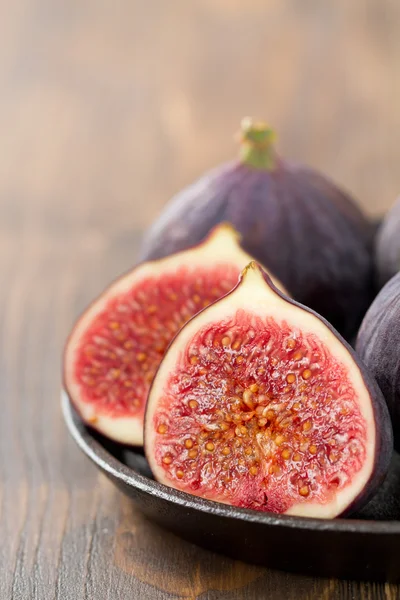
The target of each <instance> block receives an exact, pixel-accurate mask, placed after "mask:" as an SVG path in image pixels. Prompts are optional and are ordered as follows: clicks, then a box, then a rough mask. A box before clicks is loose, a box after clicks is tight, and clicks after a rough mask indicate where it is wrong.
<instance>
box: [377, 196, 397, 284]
mask: <svg viewBox="0 0 400 600" xmlns="http://www.w3.org/2000/svg"><path fill="white" fill-rule="evenodd" d="M376 268H377V274H378V284H379V286H380V287H382V286H383V285H385V283H386V282H387V281H389V279H390V278H391V277H393V275H395V274H396V273H398V271H400V196H399V198H398V199H397V200H396V202H395V203H394V205H393V207H392V208H391V210H390V211H389V212H388V213H387V215H386V217H385V218H384V220H383V221H382V224H381V226H380V228H379V230H378V235H377V239H376Z"/></svg>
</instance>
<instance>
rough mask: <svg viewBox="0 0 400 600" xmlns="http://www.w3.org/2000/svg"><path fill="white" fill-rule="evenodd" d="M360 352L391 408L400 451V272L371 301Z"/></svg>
mask: <svg viewBox="0 0 400 600" xmlns="http://www.w3.org/2000/svg"><path fill="white" fill-rule="evenodd" d="M356 351H357V352H358V354H359V355H360V356H361V358H362V360H363V361H364V362H365V364H366V365H367V367H368V369H369V371H370V372H371V373H372V375H373V376H374V377H375V379H376V381H377V382H378V385H379V387H380V389H381V391H382V393H383V396H384V398H385V400H386V402H387V405H388V407H389V413H390V416H391V419H392V423H393V429H394V439H395V446H396V449H398V450H400V370H399V361H400V273H398V274H397V275H395V276H394V277H392V279H390V281H388V283H387V284H386V285H385V286H384V287H383V288H382V289H381V291H380V292H379V294H378V295H377V297H376V298H375V300H374V302H373V303H372V304H371V306H370V308H369V310H368V312H367V314H366V315H365V317H364V320H363V322H362V324H361V327H360V331H359V332H358V336H357V341H356Z"/></svg>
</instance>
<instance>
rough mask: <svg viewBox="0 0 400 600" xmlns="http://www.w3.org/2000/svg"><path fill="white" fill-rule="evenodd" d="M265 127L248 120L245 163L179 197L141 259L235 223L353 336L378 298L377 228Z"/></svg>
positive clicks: (293, 285) (309, 300)
mask: <svg viewBox="0 0 400 600" xmlns="http://www.w3.org/2000/svg"><path fill="white" fill-rule="evenodd" d="M274 137H275V136H274V133H273V132H272V130H271V129H270V128H269V127H268V126H267V125H266V124H265V123H254V122H253V121H251V120H250V119H245V120H244V121H243V122H242V140H241V141H242V144H241V153H240V158H239V159H238V160H236V161H233V162H230V163H227V164H224V165H222V166H219V167H217V168H216V169H214V170H212V171H211V172H209V173H206V174H205V175H204V176H203V177H202V178H201V179H199V180H198V181H197V182H195V183H193V184H192V185H191V186H189V187H188V188H186V189H184V190H183V191H181V192H180V193H179V194H178V195H177V196H175V197H174V198H173V199H172V200H171V201H170V203H169V204H168V205H167V207H166V208H165V210H164V212H163V213H162V214H161V216H160V217H159V219H158V220H157V221H156V222H155V223H154V224H153V226H152V227H151V228H150V230H149V232H148V234H147V236H146V237H145V240H144V244H143V247H142V253H141V259H142V260H150V259H156V258H160V257H163V256H166V255H169V254H172V253H175V252H177V251H180V250H183V249H185V248H187V247H190V246H192V245H194V244H197V243H199V242H200V241H201V240H202V239H203V238H204V237H205V236H206V235H207V233H208V232H209V231H210V230H211V229H212V228H213V227H214V226H215V225H216V224H217V223H219V222H221V221H225V222H230V223H232V225H233V226H234V227H235V229H237V230H238V231H239V233H240V234H241V236H242V245H243V248H244V249H245V250H246V251H247V252H248V253H249V254H251V255H252V256H254V257H255V258H256V259H257V260H259V261H260V262H261V263H263V264H264V265H265V266H266V267H267V268H268V269H269V270H270V271H271V272H272V273H273V274H274V275H275V276H276V277H277V278H278V279H280V281H281V282H282V283H283V285H284V286H285V287H286V288H287V289H288V291H289V293H290V294H291V295H292V296H293V297H294V298H295V299H296V300H298V301H299V302H301V303H303V304H305V305H307V306H309V307H311V308H312V309H314V310H315V311H317V312H318V313H320V314H322V315H323V316H324V317H326V318H327V319H328V321H330V322H331V323H332V324H333V325H334V326H335V327H336V328H337V329H338V330H339V331H340V332H341V333H342V334H343V335H344V336H346V337H349V336H351V335H352V334H353V333H354V332H355V331H356V329H357V327H358V325H359V323H360V322H361V319H362V317H363V315H364V313H365V311H366V309H367V308H368V306H369V304H370V302H371V300H372V293H373V292H372V290H373V268H372V226H371V224H370V223H369V221H368V220H367V219H366V218H365V217H364V215H363V214H362V212H361V211H360V210H359V208H358V207H357V206H356V205H355V204H354V202H353V201H352V199H351V198H350V197H349V196H348V195H347V194H345V193H344V192H342V191H341V190H340V189H338V188H337V187H336V186H335V185H334V184H333V183H331V182H330V181H328V180H327V179H326V178H325V177H323V176H322V175H320V174H319V173H317V172H316V171H314V170H312V169H310V168H307V167H304V166H300V165H294V164H291V163H289V162H287V161H285V160H283V159H282V158H280V157H279V156H278V155H277V154H276V152H275V149H274Z"/></svg>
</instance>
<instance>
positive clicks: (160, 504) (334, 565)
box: [62, 393, 400, 582]
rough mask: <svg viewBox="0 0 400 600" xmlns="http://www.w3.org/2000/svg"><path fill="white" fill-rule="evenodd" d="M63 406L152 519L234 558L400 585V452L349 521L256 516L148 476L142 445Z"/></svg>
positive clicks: (77, 431) (93, 454)
mask: <svg viewBox="0 0 400 600" xmlns="http://www.w3.org/2000/svg"><path fill="white" fill-rule="evenodd" d="M62 408H63V413H64V418H65V421H66V423H67V426H68V429H69V432H70V433H71V435H72V437H73V438H74V440H75V441H76V443H77V444H78V446H79V447H80V449H81V450H83V452H84V453H85V454H86V456H88V457H89V458H90V459H91V460H92V461H93V462H94V464H95V465H96V466H97V467H98V468H99V469H100V470H101V471H103V473H104V474H105V475H106V476H107V477H108V478H109V479H111V481H113V482H114V484H115V485H116V486H117V487H118V488H120V489H121V490H122V491H123V492H124V493H125V494H127V495H128V496H129V497H130V498H131V499H132V500H133V502H135V504H136V505H137V506H138V507H139V508H140V509H141V510H142V511H143V513H144V514H145V515H147V516H148V517H149V518H150V519H152V520H153V521H155V522H157V523H158V524H160V525H162V526H163V527H166V528H167V529H169V530H170V531H173V532H174V533H175V534H177V535H179V536H181V537H182V538H184V539H186V540H189V541H191V542H194V543H196V544H198V545H200V546H203V547H205V548H209V549H211V550H213V551H216V552H221V553H223V554H226V555H228V556H231V557H233V558H236V559H239V560H243V561H245V562H250V563H254V564H259V565H265V566H268V567H273V568H277V569H282V570H285V571H294V572H298V573H305V574H308V575H314V576H315V575H319V576H327V577H337V578H345V579H367V580H376V581H391V582H400V456H399V455H397V454H396V455H395V457H394V459H393V463H392V467H391V471H390V473H389V476H388V477H387V479H386V481H385V483H384V485H383V486H382V488H381V490H380V491H379V493H378V494H377V496H375V498H374V499H373V500H372V501H371V502H370V503H369V504H368V506H367V507H366V508H364V509H363V511H362V512H360V513H359V514H357V515H356V517H357V518H352V519H333V520H320V519H309V518H304V517H291V516H285V515H274V514H270V513H261V512H256V511H252V510H246V509H242V508H236V507H233V506H227V505H225V504H220V503H218V502H212V501H209V500H203V499H202V498H198V497H196V496H192V495H190V494H187V493H185V492H180V491H177V490H174V489H172V488H169V487H167V486H165V485H162V484H160V483H158V482H156V481H154V480H153V478H152V475H151V472H150V469H149V467H148V464H147V461H146V459H145V457H144V456H143V454H142V453H141V451H140V450H138V449H129V450H126V449H124V448H123V447H122V446H120V445H118V444H114V443H112V442H110V441H109V440H106V439H105V438H103V437H102V436H101V435H99V434H97V433H95V432H93V431H92V430H90V429H88V428H87V427H86V426H85V425H84V424H83V422H82V421H81V419H80V418H79V416H78V415H77V413H76V412H75V410H74V409H73V408H72V405H71V403H70V400H69V398H68V396H67V394H66V393H63V396H62Z"/></svg>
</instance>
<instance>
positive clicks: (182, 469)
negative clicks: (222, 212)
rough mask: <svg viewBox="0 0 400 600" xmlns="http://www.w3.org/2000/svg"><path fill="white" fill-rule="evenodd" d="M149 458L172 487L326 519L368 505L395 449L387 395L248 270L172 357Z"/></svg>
mask: <svg viewBox="0 0 400 600" xmlns="http://www.w3.org/2000/svg"><path fill="white" fill-rule="evenodd" d="M382 431H384V432H385V433H384V435H382ZM145 451H146V456H147V458H148V461H149V464H150V467H151V469H152V471H153V473H154V475H155V477H156V478H157V479H158V480H159V481H160V482H162V483H165V484H166V485H169V486H172V487H175V488H177V489H180V490H184V491H186V492H189V493H192V494H195V495H199V496H202V497H204V498H208V499H212V500H216V501H220V502H224V503H228V504H233V505H236V506H241V507H246V508H251V509H256V510H262V511H271V512H275V513H286V514H293V515H306V516H313V517H321V518H322V517H334V516H336V515H339V514H344V513H348V512H349V511H350V510H352V509H354V508H356V507H358V506H359V505H360V504H363V503H364V502H366V501H367V500H368V499H369V497H370V496H371V494H373V492H374V491H375V489H376V488H377V486H378V485H379V484H380V482H381V481H382V478H383V477H384V475H385V473H386V471H387V469H388V465H389V460H390V456H391V451H392V439H391V426H390V420H389V416H388V413H387V409H386V406H385V404H384V401H383V398H382V396H381V393H380V391H379V389H378V388H377V386H376V384H375V382H374V381H373V380H372V379H371V378H370V377H369V376H368V374H367V373H366V372H365V369H364V367H363V366H362V365H361V364H359V363H358V362H357V359H356V357H355V354H354V353H353V352H352V350H351V349H350V347H349V346H347V344H346V343H345V342H344V341H343V340H342V339H341V338H340V337H339V336H338V335H337V334H336V332H335V331H334V330H333V329H332V327H331V326H329V325H328V323H327V322H326V321H324V320H323V319H322V318H321V317H319V316H318V315H317V314H316V313H313V312H312V311H310V310H308V309H306V308H305V307H303V306H301V305H300V304H297V303H295V302H292V301H291V300H289V299H287V298H285V297H284V296H283V295H282V294H280V293H279V292H278V290H277V289H276V288H275V287H274V286H273V284H272V283H271V281H270V279H269V278H268V277H267V276H266V275H265V274H264V273H263V272H262V270H261V269H260V268H259V267H258V266H257V265H256V264H255V263H252V264H251V265H249V267H247V268H246V269H245V270H244V272H243V274H242V276H241V279H240V281H239V283H238V285H237V286H236V287H235V288H234V289H233V290H232V291H231V292H230V293H229V294H227V295H226V296H224V297H223V298H221V299H220V300H218V301H217V302H215V303H214V304H212V305H211V306H209V307H208V308H206V309H204V310H203V311H201V312H200V313H198V314H197V315H196V316H195V317H194V318H193V319H191V320H190V321H189V322H188V323H187V324H186V325H185V326H184V327H183V328H182V329H181V331H180V332H179V333H178V335H177V336H176V337H175V339H174V340H173V342H172V344H171V346H170V347H169V349H168V351H167V353H166V355H165V357H164V359H163V361H162V362H161V364H160V367H159V370H158V372H157V374H156V376H155V379H154V381H153V385H152V388H151V391H150V394H149V400H148V405H147V412H146V421H145Z"/></svg>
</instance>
